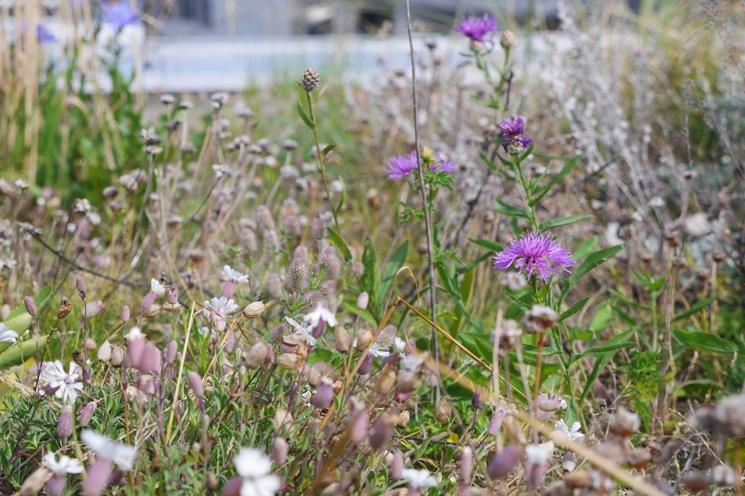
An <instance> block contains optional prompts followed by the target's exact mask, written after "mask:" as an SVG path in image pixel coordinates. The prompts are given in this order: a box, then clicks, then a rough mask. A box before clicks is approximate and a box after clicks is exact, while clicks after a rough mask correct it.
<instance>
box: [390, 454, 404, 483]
mask: <svg viewBox="0 0 745 496" xmlns="http://www.w3.org/2000/svg"><path fill="white" fill-rule="evenodd" d="M390 466H391V479H394V480H399V479H401V477H402V476H403V472H404V457H403V455H402V454H401V452H400V451H396V452H395V453H394V454H393V458H391V461H390Z"/></svg>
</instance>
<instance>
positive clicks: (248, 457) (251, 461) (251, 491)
mask: <svg viewBox="0 0 745 496" xmlns="http://www.w3.org/2000/svg"><path fill="white" fill-rule="evenodd" d="M233 463H235V469H236V471H237V472H238V475H240V476H241V478H242V479H243V481H242V483H241V496H274V495H275V494H276V493H277V491H279V489H280V487H281V485H282V483H281V481H280V479H279V477H277V476H276V475H274V474H271V473H269V472H270V470H271V468H272V462H271V460H270V459H269V457H268V456H266V455H265V454H264V453H262V452H261V451H259V450H257V449H254V448H241V450H240V452H238V455H237V456H236V457H235V458H234V459H233Z"/></svg>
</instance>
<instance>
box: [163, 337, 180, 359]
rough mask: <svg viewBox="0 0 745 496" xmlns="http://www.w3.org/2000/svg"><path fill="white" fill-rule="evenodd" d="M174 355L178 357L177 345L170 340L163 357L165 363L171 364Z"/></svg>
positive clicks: (174, 357)
mask: <svg viewBox="0 0 745 496" xmlns="http://www.w3.org/2000/svg"><path fill="white" fill-rule="evenodd" d="M176 355H178V343H177V342H176V341H175V340H172V341H171V342H170V343H168V346H166V352H165V356H164V358H165V361H166V363H169V364H170V363H173V361H174V360H176Z"/></svg>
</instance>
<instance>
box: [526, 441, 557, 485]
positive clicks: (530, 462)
mask: <svg viewBox="0 0 745 496" xmlns="http://www.w3.org/2000/svg"><path fill="white" fill-rule="evenodd" d="M553 453H554V443H553V442H551V441H549V442H547V443H541V444H529V445H527V446H526V447H525V482H526V483H527V485H528V487H538V486H540V485H541V484H542V483H543V476H544V474H545V473H546V471H547V470H548V468H549V467H550V464H551V458H552V457H553Z"/></svg>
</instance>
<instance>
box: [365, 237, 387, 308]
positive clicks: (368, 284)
mask: <svg viewBox="0 0 745 496" xmlns="http://www.w3.org/2000/svg"><path fill="white" fill-rule="evenodd" d="M362 266H363V267H364V268H365V270H364V271H363V272H362V276H361V277H360V284H361V285H362V289H363V290H365V291H367V294H368V295H369V297H370V302H371V303H372V305H371V307H370V312H371V313H372V314H373V317H375V320H377V319H378V317H379V311H380V310H381V308H380V306H381V305H382V301H383V296H382V295H381V294H380V293H381V288H380V269H379V267H378V261H377V258H376V255H375V246H374V245H373V243H372V241H370V240H369V239H368V240H367V241H366V242H365V251H364V252H363V253H362Z"/></svg>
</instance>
